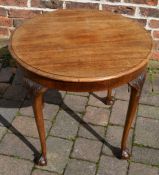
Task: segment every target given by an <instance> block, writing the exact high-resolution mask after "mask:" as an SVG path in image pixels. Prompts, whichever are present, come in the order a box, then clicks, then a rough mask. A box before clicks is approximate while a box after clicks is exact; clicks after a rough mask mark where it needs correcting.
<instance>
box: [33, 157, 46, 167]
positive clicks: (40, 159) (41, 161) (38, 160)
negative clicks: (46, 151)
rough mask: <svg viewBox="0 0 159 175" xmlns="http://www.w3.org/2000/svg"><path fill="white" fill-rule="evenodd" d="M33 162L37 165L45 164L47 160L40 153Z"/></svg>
mask: <svg viewBox="0 0 159 175" xmlns="http://www.w3.org/2000/svg"><path fill="white" fill-rule="evenodd" d="M35 163H36V164H37V165H38V166H45V165H47V160H46V158H45V157H44V156H43V155H41V157H40V158H39V159H37V160H36V161H35Z"/></svg>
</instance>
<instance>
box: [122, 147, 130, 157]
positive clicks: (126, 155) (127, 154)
mask: <svg viewBox="0 0 159 175" xmlns="http://www.w3.org/2000/svg"><path fill="white" fill-rule="evenodd" d="M129 158H130V154H129V150H128V149H123V150H122V152H121V159H125V160H127V159H129Z"/></svg>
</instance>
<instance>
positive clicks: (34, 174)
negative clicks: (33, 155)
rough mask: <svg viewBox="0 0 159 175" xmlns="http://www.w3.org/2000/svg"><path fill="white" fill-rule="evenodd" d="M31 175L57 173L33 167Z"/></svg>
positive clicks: (53, 174)
mask: <svg viewBox="0 0 159 175" xmlns="http://www.w3.org/2000/svg"><path fill="white" fill-rule="evenodd" d="M31 175H58V174H56V173H53V172H48V171H43V170H40V169H34V170H33V172H32V174H31Z"/></svg>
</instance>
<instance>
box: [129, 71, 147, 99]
mask: <svg viewBox="0 0 159 175" xmlns="http://www.w3.org/2000/svg"><path fill="white" fill-rule="evenodd" d="M145 78H146V71H144V72H143V73H142V74H141V75H139V76H138V77H137V78H136V79H135V80H132V81H131V82H129V84H128V85H129V86H131V87H133V88H135V89H136V90H137V91H138V94H137V96H140V94H141V91H142V87H143V84H144V81H145Z"/></svg>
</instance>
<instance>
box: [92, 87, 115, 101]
mask: <svg viewBox="0 0 159 175" xmlns="http://www.w3.org/2000/svg"><path fill="white" fill-rule="evenodd" d="M107 92H108V91H107V90H105V91H96V92H93V94H94V95H96V96H97V97H100V98H104V99H105V98H106V96H107ZM114 95H115V90H114V89H113V90H112V96H114Z"/></svg>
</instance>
